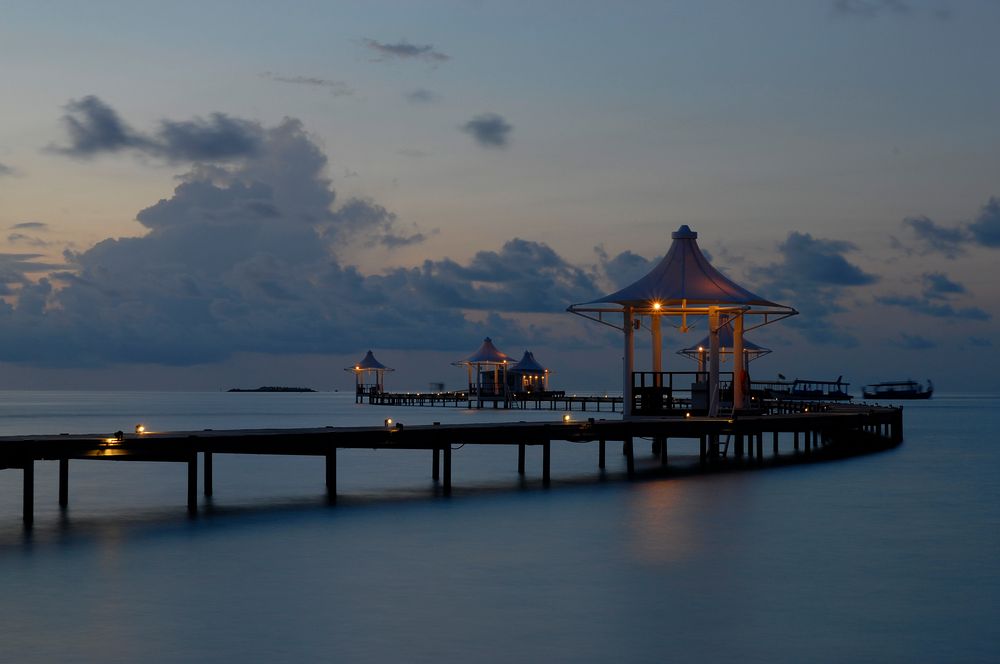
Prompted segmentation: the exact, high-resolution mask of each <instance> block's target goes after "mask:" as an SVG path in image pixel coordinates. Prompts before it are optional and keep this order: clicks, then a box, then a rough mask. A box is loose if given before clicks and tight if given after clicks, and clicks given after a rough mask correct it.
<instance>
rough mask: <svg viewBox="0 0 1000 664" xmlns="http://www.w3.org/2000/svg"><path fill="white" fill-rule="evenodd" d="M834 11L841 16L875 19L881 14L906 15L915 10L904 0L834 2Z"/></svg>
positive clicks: (837, 0) (844, 0)
mask: <svg viewBox="0 0 1000 664" xmlns="http://www.w3.org/2000/svg"><path fill="white" fill-rule="evenodd" d="M833 11H834V13H835V14H838V15H840V16H861V17H864V18H873V17H875V16H879V15H881V14H895V15H906V14H909V13H910V12H912V11H913V8H912V7H911V6H910V3H908V2H904V0H833Z"/></svg>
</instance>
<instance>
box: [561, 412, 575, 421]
mask: <svg viewBox="0 0 1000 664" xmlns="http://www.w3.org/2000/svg"><path fill="white" fill-rule="evenodd" d="M572 419H573V418H572V417H570V414H569V413H566V414H565V415H563V422H569V421H570V420H572Z"/></svg>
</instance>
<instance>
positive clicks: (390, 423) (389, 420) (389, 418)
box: [385, 417, 392, 429]
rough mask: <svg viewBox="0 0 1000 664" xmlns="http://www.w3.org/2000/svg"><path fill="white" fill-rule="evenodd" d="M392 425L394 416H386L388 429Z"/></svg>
mask: <svg viewBox="0 0 1000 664" xmlns="http://www.w3.org/2000/svg"><path fill="white" fill-rule="evenodd" d="M391 426H392V418H391V417H387V418H385V427H386V428H387V429H388V428H389V427H391Z"/></svg>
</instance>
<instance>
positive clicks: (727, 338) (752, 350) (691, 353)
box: [677, 325, 771, 359]
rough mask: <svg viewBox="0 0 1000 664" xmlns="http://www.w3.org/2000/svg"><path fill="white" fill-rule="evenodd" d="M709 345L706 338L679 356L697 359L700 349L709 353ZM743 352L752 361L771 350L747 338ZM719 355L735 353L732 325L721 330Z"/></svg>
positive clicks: (680, 352) (682, 351) (682, 350)
mask: <svg viewBox="0 0 1000 664" xmlns="http://www.w3.org/2000/svg"><path fill="white" fill-rule="evenodd" d="M708 345H709V339H708V337H707V336H706V337H705V338H704V339H702V340H701V341H699V342H698V343H696V344H694V345H692V346H688V347H687V348H683V349H681V350H679V351H677V354H678V355H686V356H687V357H692V358H695V359H697V358H698V349H699V348H702V349H704V350H706V351H707V350H708ZM743 352H744V353H745V354H747V355H749V356H750V359H754V358H757V357H760V356H761V355H767V354H768V353H770V352H771V349H770V348H764V347H763V346H759V345H757V344H755V343H754V342H752V341H750V340H749V339H747V338H746V337H743ZM719 353H721V354H722V355H732V353H733V328H732V326H731V325H723V326H722V327H720V328H719Z"/></svg>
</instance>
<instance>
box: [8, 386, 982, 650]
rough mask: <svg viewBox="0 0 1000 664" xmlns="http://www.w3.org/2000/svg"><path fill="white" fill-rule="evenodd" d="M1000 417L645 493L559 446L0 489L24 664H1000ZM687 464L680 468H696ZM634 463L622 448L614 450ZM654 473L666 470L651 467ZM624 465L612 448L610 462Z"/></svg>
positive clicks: (937, 426) (168, 412) (190, 410)
mask: <svg viewBox="0 0 1000 664" xmlns="http://www.w3.org/2000/svg"><path fill="white" fill-rule="evenodd" d="M998 406H1000V397H997V396H948V395H943V396H940V397H935V398H934V399H933V400H932V401H930V402H926V403H911V404H908V405H907V406H906V414H905V427H906V442H905V443H904V444H903V445H902V446H901V447H899V448H897V449H895V450H893V451H890V452H886V453H881V454H876V455H871V456H867V457H861V458H855V459H850V460H846V461H837V462H828V463H822V464H813V465H808V466H794V467H785V468H775V469H767V470H758V471H748V472H741V473H729V474H721V475H713V476H695V477H674V478H666V479H651V480H643V481H636V482H628V481H626V480H624V478H623V474H624V463H623V458H622V457H621V456H620V455H619V454H617V453H613V454H609V457H608V459H609V464H608V472H607V473H606V474H605V475H603V476H602V475H600V474H599V473H598V470H597V468H596V465H597V464H596V461H597V459H596V456H597V451H596V446H594V445H589V446H572V445H569V444H562V445H560V444H555V445H554V446H553V452H552V471H553V483H552V486H551V488H550V489H547V490H546V489H543V488H542V486H541V483H540V465H541V460H540V452H539V451H537V450H530V449H529V452H528V468H527V475H526V477H525V478H524V480H521V479H520V478H519V477H518V475H517V472H516V470H517V466H516V456H517V453H516V448H513V447H511V448H497V449H486V450H482V449H475V448H472V447H465V448H463V449H460V450H456V451H455V453H454V462H453V463H454V483H455V488H454V492H453V495H452V497H451V498H444V497H442V496H440V495H439V494H437V493H436V490H435V487H434V485H433V483H432V482H431V479H430V470H431V469H430V465H431V463H430V462H431V460H430V454H429V453H426V452H395V453H393V452H385V451H382V452H376V451H367V450H362V451H341V453H340V455H339V483H340V500H339V502H338V504H337V505H336V506H333V507H331V506H328V505H326V502H325V493H324V485H323V481H324V480H323V477H324V470H323V462H322V460H321V459H316V458H270V457H232V456H221V455H220V456H217V457H216V459H215V496H214V498H213V499H212V500H211V501H208V500H206V499H204V497H202V498H201V501H202V502H201V511H200V514H199V516H198V518H196V519H193V520H192V519H188V518H187V517H186V515H185V482H186V469H185V468H184V466H182V465H180V464H152V463H117V464H116V463H111V462H100V461H89V462H88V461H74V462H71V465H70V506H69V509H68V510H66V511H65V512H64V513H62V512H60V510H59V509H58V507H57V505H56V501H57V481H56V479H57V464H56V463H55V462H44V463H36V525H35V528H34V529H33V531H32V532H31V533H30V535H29V534H26V533H25V532H24V530H23V529H22V527H21V522H20V496H21V494H20V492H21V477H20V475H21V474H20V472H19V471H15V470H7V471H0V609H2V613H0V616H2V618H0V661H3V662H77V661H80V662H87V661H100V662H193V661H219V662H229V661H233V662H236V661H240V662H244V661H247V662H314V661H335V662H442V661H444V662H464V661H475V662H477V663H478V664H483V663H486V662H516V661H520V662H537V661H546V662H615V661H628V662H723V661H732V662H795V663H799V662H879V663H883V662H991V661H992V662H995V661H1000V628H998V624H1000V609H998V608H997V606H998V604H1000V599H998V598H1000V567H998V564H1000V445H998V439H997V431H998V429H1000V407H998ZM388 415H391V416H392V417H394V418H396V419H398V420H401V421H403V422H404V423H411V424H417V423H429V422H431V421H435V420H436V421H441V422H450V421H491V420H492V421H499V420H502V419H504V418H505V416H506V417H507V418H508V419H511V418H512V419H553V418H554V417H558V413H556V414H553V413H550V412H547V411H543V412H541V413H534V412H530V411H529V412H527V413H523V412H517V413H513V414H504V413H502V412H492V411H491V412H483V413H471V412H467V411H463V410H455V409H447V410H444V409H436V410H430V409H420V408H411V409H393V410H380V409H378V408H374V407H371V406H356V405H354V403H353V395H351V394H348V393H317V394H228V393H131V392H113V393H112V392H0V434H25V433H59V432H87V433H90V432H102V433H103V432H107V433H110V432H112V431H114V430H117V429H125V430H129V429H131V428H132V427H134V425H135V424H136V423H138V422H143V423H145V424H146V425H147V426H148V427H149V428H151V429H154V430H177V429H185V430H190V429H205V428H213V429H223V428H248V427H299V426H326V425H334V426H337V425H359V424H378V423H380V422H381V421H382V419H383V418H384V417H386V416H388ZM690 445H691V444H688V443H684V442H681V441H677V442H676V443H673V444H672V445H671V453H677V454H681V455H683V454H691V453H692V452H695V451H696V450H694V448H693V446H690ZM610 449H613V448H610ZM639 449H640V450H642V451H643V453H644V454H648V447H646V446H645V445H641V446H640V447H639ZM615 452H617V450H615Z"/></svg>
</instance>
